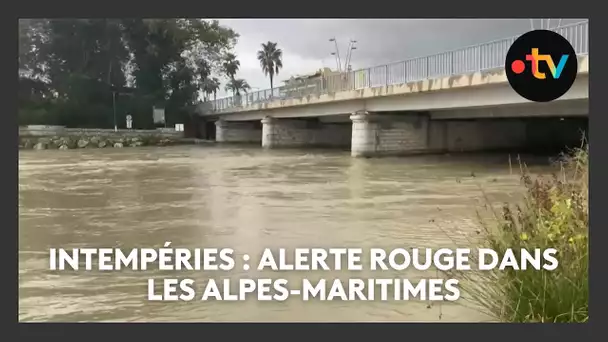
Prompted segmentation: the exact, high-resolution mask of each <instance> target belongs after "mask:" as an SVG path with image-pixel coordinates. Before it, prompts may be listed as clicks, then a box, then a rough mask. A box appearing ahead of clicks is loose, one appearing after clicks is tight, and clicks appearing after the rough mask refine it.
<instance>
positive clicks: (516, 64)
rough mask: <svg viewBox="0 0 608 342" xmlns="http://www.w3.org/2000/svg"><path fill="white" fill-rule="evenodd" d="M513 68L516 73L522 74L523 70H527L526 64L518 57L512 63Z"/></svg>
mask: <svg viewBox="0 0 608 342" xmlns="http://www.w3.org/2000/svg"><path fill="white" fill-rule="evenodd" d="M511 70H513V72H514V73H516V74H521V73H522V72H524V70H526V65H525V64H524V62H523V61H521V60H519V59H518V60H515V61H513V63H511Z"/></svg>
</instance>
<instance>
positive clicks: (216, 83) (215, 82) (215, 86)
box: [209, 77, 220, 101]
mask: <svg viewBox="0 0 608 342" xmlns="http://www.w3.org/2000/svg"><path fill="white" fill-rule="evenodd" d="M209 90H210V91H211V93H212V94H213V101H216V100H217V91H218V90H220V80H219V79H218V78H217V77H213V78H211V82H210V84H209Z"/></svg>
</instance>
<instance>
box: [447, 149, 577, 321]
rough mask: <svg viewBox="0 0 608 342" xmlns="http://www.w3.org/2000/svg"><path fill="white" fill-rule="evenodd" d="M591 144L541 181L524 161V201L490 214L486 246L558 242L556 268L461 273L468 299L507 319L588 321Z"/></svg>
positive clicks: (555, 244) (498, 248)
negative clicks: (555, 172) (555, 173)
mask: <svg viewBox="0 0 608 342" xmlns="http://www.w3.org/2000/svg"><path fill="white" fill-rule="evenodd" d="M588 160H589V153H588V147H584V148H579V149H576V150H574V151H573V152H572V153H569V154H567V155H564V156H563V157H562V158H560V159H559V161H558V163H559V164H560V172H559V174H557V175H555V176H553V177H552V178H549V179H546V178H536V179H533V178H532V177H531V176H530V175H529V174H528V172H527V171H526V169H525V166H522V181H523V185H524V186H525V190H526V191H525V195H524V200H523V202H522V204H520V205H517V206H512V205H505V206H504V207H503V208H502V213H500V214H499V213H495V215H494V217H493V219H492V220H490V221H487V220H482V222H483V227H484V228H485V234H484V235H483V237H482V245H484V247H488V248H492V249H494V250H495V251H497V252H498V253H499V254H500V255H502V254H504V252H505V251H506V249H508V248H511V249H514V250H520V249H522V248H524V249H527V250H533V249H535V248H539V249H541V250H544V249H547V248H555V249H556V250H557V251H558V253H557V259H558V262H559V266H558V267H557V269H555V270H554V271H546V270H540V271H538V270H534V269H527V270H511V269H505V270H504V271H500V270H493V271H480V272H475V273H467V272H462V271H456V272H457V273H458V274H453V275H452V276H454V277H458V278H459V279H461V281H462V283H461V284H462V288H463V290H464V292H465V293H467V298H466V299H468V300H469V301H471V302H472V303H473V304H474V305H475V306H477V307H479V308H481V309H482V310H484V311H485V312H486V313H488V314H489V315H491V316H492V317H493V318H495V319H496V320H499V321H507V322H586V321H587V320H588V316H589V314H588V300H589V288H588V279H589V278H588V277H589V276H588V262H589V261H588V248H589V230H588V227H589V204H588V203H589V202H588V200H589V197H588V179H589V170H588V165H589V164H588Z"/></svg>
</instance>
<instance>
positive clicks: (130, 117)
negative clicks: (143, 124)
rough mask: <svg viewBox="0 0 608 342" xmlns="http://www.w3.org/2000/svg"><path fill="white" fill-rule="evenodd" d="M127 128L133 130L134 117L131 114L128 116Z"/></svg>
mask: <svg viewBox="0 0 608 342" xmlns="http://www.w3.org/2000/svg"><path fill="white" fill-rule="evenodd" d="M127 128H128V129H131V128H133V117H132V116H131V114H128V115H127Z"/></svg>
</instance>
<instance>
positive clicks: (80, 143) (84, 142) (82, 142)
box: [77, 139, 89, 148]
mask: <svg viewBox="0 0 608 342" xmlns="http://www.w3.org/2000/svg"><path fill="white" fill-rule="evenodd" d="M88 144H89V141H88V140H84V139H80V140H78V144H77V145H78V148H85V147H87V145H88Z"/></svg>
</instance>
